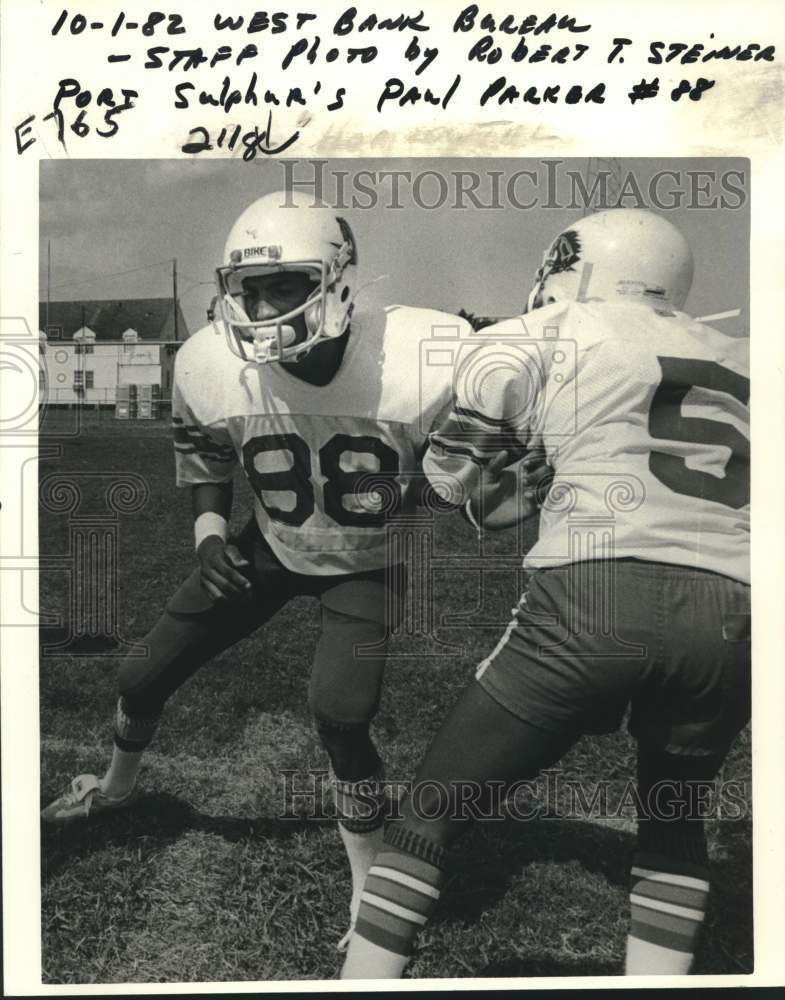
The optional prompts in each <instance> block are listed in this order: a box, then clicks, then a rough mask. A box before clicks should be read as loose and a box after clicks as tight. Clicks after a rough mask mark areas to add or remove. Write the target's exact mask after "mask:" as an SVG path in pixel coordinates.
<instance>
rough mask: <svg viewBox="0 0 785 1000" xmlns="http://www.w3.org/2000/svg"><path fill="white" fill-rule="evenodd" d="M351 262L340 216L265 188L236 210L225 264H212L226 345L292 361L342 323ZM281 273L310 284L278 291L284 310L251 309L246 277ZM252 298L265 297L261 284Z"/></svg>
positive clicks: (244, 353) (252, 356)
mask: <svg viewBox="0 0 785 1000" xmlns="http://www.w3.org/2000/svg"><path fill="white" fill-rule="evenodd" d="M287 197H288V198H289V203H288V204H286V199H287ZM356 263H357V250H356V246H355V243H354V236H353V235H352V231H351V229H350V228H349V225H348V223H346V222H345V220H343V219H341V218H340V217H338V216H335V215H333V214H332V213H330V212H329V210H327V209H317V208H314V207H311V206H310V204H309V203H308V202H307V200H306V201H304V200H303V199H302V198H299V199H298V198H297V197H293V196H291V195H288V196H287V195H286V194H285V193H284V192H276V193H274V194H271V195H267V196H266V197H264V198H260V199H259V200H258V201H256V202H254V203H253V204H252V205H251V206H250V207H249V208H247V209H246V210H245V212H243V213H242V215H241V216H240V218H239V219H238V220H237V222H236V223H235V224H234V226H233V227H232V230H231V232H230V234H229V239H228V240H227V243H226V248H225V251H224V264H223V266H221V267H219V268H217V270H216V285H217V290H218V296H217V300H216V305H215V308H214V309H213V322H214V323H216V318H215V313H216V312H217V317H218V318H217V322H218V323H220V325H221V326H222V327H223V332H224V334H225V335H226V339H227V343H228V344H229V348H230V350H231V351H232V353H234V354H236V355H237V356H239V357H241V358H242V359H243V360H244V361H251V362H254V363H256V364H267V363H269V362H272V361H279V362H280V361H290V362H291V361H297V360H299V359H300V358H302V357H304V356H305V355H306V354H307V353H308V352H309V351H310V350H312V349H313V347H315V346H316V345H317V344H318V343H320V342H322V341H324V340H327V339H331V338H335V337H339V336H341V335H342V334H343V333H344V331H345V330H346V329H347V327H348V325H349V318H350V316H351V311H352V299H353V295H354V288H355V281H356ZM287 273H291V274H298V275H305V276H307V277H309V278H310V279H311V287H310V288H309V289H307V290H306V289H303V290H302V295H301V296H299V297H298V296H296V295H295V296H292V295H284V296H282V297H281V298H282V303H283V304H282V310H276V309H275V305H276V304H275V303H268V304H269V305H271V306H272V307H273V309H272V311H271V310H269V309H268V311H267V314H266V315H264V316H261V317H259V316H256V317H253V316H251V315H249V310H248V309H247V308H246V304H247V300H248V298H249V292H248V289H247V287H246V283H248V285H249V286H251V287H252V285H251V282H252V279H254V278H269V277H270V276H274V275H281V274H287ZM259 284H260V285H263V284H264V283H262V282H260V283H259ZM285 284H286V283H285V282H284V285H285ZM251 298H252V300H253V298H255V299H256V302H258V301H259V300H260V298H261V299H264V300H265V301H267V298H266V296H265V295H264V293H263V292H262V294H261V296H259V295H256V296H251ZM271 298H274V296H271ZM287 299H288V301H285V300H287ZM250 311H251V312H253V311H254V310H253V309H251V310H250Z"/></svg>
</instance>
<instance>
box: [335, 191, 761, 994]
mask: <svg viewBox="0 0 785 1000" xmlns="http://www.w3.org/2000/svg"><path fill="white" fill-rule="evenodd" d="M692 272H693V262H692V255H691V252H690V250H689V247H688V246H687V243H686V241H685V240H684V238H683V236H682V235H681V233H680V232H679V231H678V230H677V229H676V228H675V227H674V226H672V225H671V223H670V222H668V221H666V220H665V219H664V218H662V217H660V216H657V215H655V214H653V213H650V212H647V211H642V210H627V209H617V210H613V211H609V212H601V213H598V214H595V215H591V216H588V217H587V218H584V219H581V220H580V221H579V222H577V223H575V225H573V226H571V227H570V228H569V229H567V230H565V231H564V232H562V233H560V234H559V236H558V237H557V239H556V240H555V242H554V243H553V245H552V246H551V247H550V249H549V250H548V252H547V253H546V254H545V257H544V260H543V265H542V267H541V269H540V271H539V273H538V275H537V278H536V281H535V284H534V287H533V289H532V292H531V294H530V297H529V303H528V306H529V308H528V310H527V312H526V313H525V315H524V316H523V317H520V318H518V319H517V320H513V321H507V322H505V323H502V324H500V325H498V326H497V327H495V328H491V329H489V330H486V331H484V332H485V333H486V334H487V340H488V344H487V346H483V347H480V348H478V349H477V350H476V351H475V352H474V353H473V354H472V355H470V356H468V357H467V358H464V359H463V360H462V361H460V362H459V366H458V368H457V371H456V386H457V398H456V405H455V407H454V409H453V411H452V413H451V414H450V415H449V417H448V419H447V420H446V422H445V423H444V425H443V427H442V428H441V429H440V430H439V431H438V432H436V433H435V434H433V435H432V437H431V442H430V448H429V451H428V453H427V455H426V456H425V459H424V462H423V465H424V468H425V470H426V472H427V473H428V475H432V474H438V475H440V476H444V475H446V474H449V475H451V476H454V477H456V478H457V479H459V480H460V481H461V482H462V483H463V485H464V487H465V491H466V496H468V497H469V503H470V505H471V509H472V511H473V513H474V516H475V517H476V518H477V519H478V520H479V521H481V522H484V524H485V526H487V527H505V526H508V525H510V524H512V523H515V522H516V521H517V520H518V519H519V518H520V517H522V516H526V515H528V514H529V513H531V506H530V505H528V504H521V502H520V501H519V499H518V493H517V491H516V487H515V477H514V474H511V472H510V470H507V471H506V472H503V473H502V474H501V475H500V476H497V477H496V479H497V483H496V487H495V488H494V489H493V490H491V491H489V490H488V489H486V487H485V486H483V485H481V486H480V488H478V487H477V483H478V477H479V474H480V470H481V469H483V468H484V467H488V466H489V465H495V467H496V468H497V470H498V469H501V468H502V467H503V466H504V465H505V464H506V460H505V458H504V450H505V448H507V447H508V446H509V444H510V443H512V444H513V445H515V444H517V445H518V446H520V445H521V444H525V445H527V446H528V445H531V444H532V443H537V442H541V443H542V444H544V446H545V448H546V450H547V453H548V461H549V464H550V465H551V466H552V468H553V469H554V473H555V474H554V478H553V482H552V485H551V486H550V490H549V492H548V494H547V496H546V498H545V500H544V502H543V507H542V512H541V519H540V526H539V540H538V541H537V543H536V544H535V545H534V546H533V548H532V549H531V550H530V552H529V553H528V555H527V558H526V561H525V566H526V568H528V570H529V573H530V576H529V580H528V588H527V591H526V592H525V593H524V595H523V597H522V598H521V601H520V603H519V604H518V606H517V607H516V608H515V609H514V610H513V619H512V621H511V622H510V625H509V626H508V628H507V630H506V632H505V633H504V635H503V637H502V638H501V640H500V641H499V643H498V644H497V646H496V648H495V649H494V650H493V651H492V652H491V653H490V654H489V655H488V656H487V657H486V659H485V660H484V661H483V662H482V663H481V664H480V666H479V668H478V670H477V673H476V678H475V680H474V681H473V683H472V684H471V685H470V686H469V687H468V688H467V689H466V691H465V692H464V694H463V695H462V697H461V698H460V699H459V701H458V703H457V704H456V706H455V707H454V708H453V710H452V712H451V714H450V715H449V717H448V719H447V721H446V722H445V723H444V725H443V727H442V729H441V730H440V732H439V734H438V735H437V737H436V739H435V741H434V742H433V743H432V745H431V747H430V749H429V751H428V753H427V755H426V757H425V760H424V762H423V764H422V765H421V767H420V769H419V772H418V774H417V777H416V779H415V784H414V787H415V788H418V786H419V793H418V796H417V799H416V804H413V803H415V796H414V795H412V796H411V797H410V799H409V800H408V801H407V803H406V804H405V805H404V807H403V818H402V820H399V821H396V822H393V823H391V824H390V825H389V827H388V829H387V831H386V833H385V837H384V846H383V848H382V850H381V852H380V854H379V855H378V857H377V859H376V861H375V862H374V865H373V867H372V868H371V871H370V873H369V876H368V879H367V881H366V885H365V890H364V893H363V896H362V902H361V906H360V910H359V916H358V919H357V925H356V930H355V932H354V934H353V936H352V939H351V941H350V944H349V950H348V954H347V959H346V962H345V965H344V969H343V973H342V975H343V977H344V978H395V977H398V976H400V975H401V974H402V972H403V969H404V967H405V965H406V962H407V960H408V956H409V955H410V954H411V950H412V945H413V941H414V939H415V936H416V933H417V931H418V930H419V929H420V927H422V925H424V924H425V923H427V920H428V917H429V915H430V914H431V913H432V912H433V909H434V907H435V905H436V903H437V900H438V898H439V892H440V887H441V885H442V883H443V881H444V877H445V866H446V861H447V851H448V848H449V847H450V845H451V844H452V843H453V842H454V840H455V838H456V837H457V836H458V835H459V833H460V832H461V831H462V830H464V829H465V828H466V826H467V816H466V811H465V809H464V810H463V811H462V810H461V802H466V801H467V800H468V801H473V802H477V801H479V803H480V805H479V808H483V804H484V800H483V799H482V798H480V799H477V798H476V797H475V798H474V799H471V798H468V799H467V789H466V787H465V786H466V783H470V784H471V786H472V792H473V793H478V791H482V793H483V795H487V794H490V786H489V785H488V784H487V783H488V782H491V781H492V782H494V783H495V791H496V793H497V794H498V789H499V787H500V785H501V787H504V786H505V785H506V786H507V787H508V788H509V787H510V785H511V784H512V783H514V782H515V781H517V780H519V779H524V780H525V779H531V778H533V777H535V776H536V775H537V774H538V772H539V771H540V770H542V769H543V768H546V767H549V766H551V765H553V764H554V763H555V762H556V761H557V760H559V759H560V758H561V757H562V756H563V755H564V754H565V753H566V751H567V750H568V749H569V748H570V747H571V746H572V745H573V744H574V743H575V742H576V741H577V740H578V739H579V737H580V736H581V735H582V734H584V733H603V732H610V731H613V730H614V729H616V728H618V726H619V724H620V722H621V719H622V716H623V714H624V712H625V710H626V708H627V707H628V706H630V705H631V717H630V724H629V726H630V732H631V734H632V735H633V736H634V737H635V738H636V740H637V745H638V768H637V781H638V798H639V800H640V802H641V806H640V809H639V817H638V828H637V847H636V854H635V857H634V860H633V864H632V870H631V893H630V904H631V923H630V929H629V934H628V938H627V951H626V972H627V973H628V974H653V973H663V974H665V973H672V974H677V973H686V972H687V971H689V969H690V965H691V962H692V958H693V954H694V951H695V942H696V938H697V934H698V930H699V928H700V926H701V922H702V921H703V918H704V914H705V911H706V899H707V894H708V890H709V872H708V858H707V850H706V839H705V834H704V827H703V811H702V809H705V802H706V789H707V788H710V785H711V782H712V780H713V779H714V777H715V775H716V774H717V772H718V770H719V768H720V766H721V764H722V762H723V760H724V758H725V756H726V754H727V752H728V749H729V747H730V745H731V743H732V742H733V740H734V739H735V737H736V735H737V734H738V733H739V731H740V730H741V729H742V728H743V727H744V725H745V724H746V723H747V721H748V719H749V715H750V594H749V498H750V483H749V414H748V400H749V378H748V363H747V347H748V344H747V342H746V341H744V340H740V339H734V338H731V337H727V336H724V335H723V334H721V333H719V332H718V331H716V330H714V329H711V328H710V327H708V326H705V325H703V324H701V323H700V322H697V321H695V320H693V319H691V318H690V316H688V315H687V314H686V313H684V312H682V311H681V309H682V306H683V304H684V301H685V299H686V297H687V295H688V293H689V290H690V285H691V281H692ZM701 788H702V790H701ZM420 793H421V794H420ZM701 796H703V806H702V804H701Z"/></svg>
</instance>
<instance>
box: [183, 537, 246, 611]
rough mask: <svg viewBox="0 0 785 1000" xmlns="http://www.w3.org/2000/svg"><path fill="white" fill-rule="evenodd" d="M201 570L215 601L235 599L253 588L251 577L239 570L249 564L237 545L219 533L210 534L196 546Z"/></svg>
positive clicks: (206, 585) (205, 586)
mask: <svg viewBox="0 0 785 1000" xmlns="http://www.w3.org/2000/svg"><path fill="white" fill-rule="evenodd" d="M196 556H197V558H198V560H199V564H200V567H201V571H202V584H203V585H204V589H205V590H206V591H207V593H208V594H209V595H210V597H212V598H213V599H214V600H216V601H220V600H224V601H236V600H238V599H239V598H241V597H243V596H245V595H247V594H248V593H249V591H250V589H251V582H250V580H249V579H248V578H247V577H246V576H244V575H243V574H242V573H240V572H239V570H240V569H242V568H243V567H244V566H248V565H250V564H249V562H248V560H247V559H244V558H243V557H242V555H241V554H240V550H239V549H238V548H237V547H236V546H234V545H227V544H226V542H224V540H223V539H222V538H220V537H219V536H218V535H208V537H207V538H205V539H204V541H203V542H202V544H201V545H200V546H199V548H198V549H197V550H196Z"/></svg>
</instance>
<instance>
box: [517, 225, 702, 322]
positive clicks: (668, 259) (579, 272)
mask: <svg viewBox="0 0 785 1000" xmlns="http://www.w3.org/2000/svg"><path fill="white" fill-rule="evenodd" d="M692 272H693V262H692V253H691V251H690V248H689V246H688V245H687V241H686V240H685V239H684V237H683V236H682V235H681V233H680V232H679V230H678V229H677V228H676V227H675V226H674V225H672V224H671V223H670V222H668V221H667V220H666V219H664V218H663V217H662V216H661V215H655V214H654V212H648V211H646V210H645V209H639V208H612V209H609V210H608V211H605V212H596V213H595V214H593V215H587V216H586V217H585V218H583V219H579V220H578V221H577V222H576V223H574V225H572V226H568V227H567V228H566V229H564V230H562V232H561V233H559V235H558V236H557V237H556V239H555V240H554V241H553V243H552V245H551V247H550V249H549V250H548V251H547V252H546V253H545V255H544V256H543V259H542V265H541V267H540V269H539V270H538V271H537V276H536V278H535V280H534V287H533V288H532V290H531V292H530V293H529V299H528V303H527V311H528V310H530V309H534V308H536V307H537V306H541V305H547V303H548V302H550V301H554V302H561V301H563V300H565V299H570V300H575V301H577V302H590V301H597V300H602V301H608V300H611V301H613V300H619V299H621V300H623V301H631V300H632V301H635V300H637V301H641V302H646V303H649V304H650V305H652V306H655V307H656V306H662V307H664V308H666V309H668V308H670V309H681V307H682V306H683V305H684V301H685V299H686V298H687V296H688V295H689V291H690V286H691V285H692Z"/></svg>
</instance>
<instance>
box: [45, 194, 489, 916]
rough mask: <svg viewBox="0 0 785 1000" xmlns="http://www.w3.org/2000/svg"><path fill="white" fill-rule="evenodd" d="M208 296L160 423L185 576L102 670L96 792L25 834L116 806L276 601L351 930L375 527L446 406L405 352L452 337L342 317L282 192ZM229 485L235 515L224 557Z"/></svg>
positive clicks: (391, 603) (378, 661)
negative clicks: (112, 687)
mask: <svg viewBox="0 0 785 1000" xmlns="http://www.w3.org/2000/svg"><path fill="white" fill-rule="evenodd" d="M287 200H288V205H287ZM217 284H218V293H219V294H218V297H217V300H216V303H214V307H216V306H217V315H216V322H215V323H214V324H213V325H212V326H207V327H205V328H204V329H202V330H200V331H199V332H198V333H196V334H195V335H193V336H192V337H191V338H190V339H189V340H188V341H187V342H186V343H185V344H184V345H183V347H182V348H181V350H180V352H179V353H178V355H177V360H176V368H175V380H174V391H173V405H172V417H173V421H174V441H175V444H174V447H175V454H176V464H177V482H178V484H179V485H180V486H184V487H189V488H190V490H191V492H192V498H193V512H194V519H195V542H196V554H197V558H198V562H199V566H198V568H197V569H195V570H194V572H193V573H192V575H191V576H190V577H189V578H188V579H187V580H186V581H185V583H184V584H183V585H182V586H181V587H180V589H179V590H178V591H177V592H176V593H175V594H174V596H173V597H172V598H171V599H170V600H169V603H168V604H167V606H166V609H165V611H164V613H163V615H162V617H161V618H160V620H159V621H158V622H157V624H156V625H155V626H154V627H153V629H152V631H151V632H150V633H149V635H147V637H146V638H145V639H144V640H143V641H144V643H145V645H146V646H147V647H148V648H149V656H148V658H147V659H128V660H127V661H126V662H124V663H123V665H122V667H121V669H120V680H119V690H120V698H119V703H118V707H117V712H116V719H115V730H114V752H113V759H112V762H111V765H110V767H109V770H108V772H107V773H106V775H105V776H104V777H103V778H101V779H99V778H97V777H96V776H92V775H82V776H80V777H79V778H77V779H75V780H74V781H73V782H72V785H71V787H70V788H69V789H68V791H67V792H66V794H65V795H64V796H63V797H61V798H60V799H58V800H57V801H56V802H54V803H52V805H51V806H49V807H48V808H47V809H46V810H45V811H44V818H45V819H47V820H49V821H52V822H62V821H66V820H69V819H73V818H78V817H84V816H86V815H87V814H88V813H89V812H90V811H97V810H104V809H107V808H113V807H114V808H116V807H119V806H124V805H127V804H128V803H129V802H130V801H131V799H132V797H133V794H134V789H135V782H136V776H137V771H138V768H139V764H140V760H141V755H142V752H143V750H144V749H145V748H146V747H147V745H148V744H149V742H150V740H151V739H152V737H153V734H154V732H155V729H156V725H157V723H158V720H159V717H160V715H161V713H162V710H163V708H164V704H165V702H166V700H167V698H168V697H169V696H170V695H171V694H172V693H173V692H174V691H175V690H176V689H177V688H179V687H180V685H182V684H183V682H184V681H185V680H186V679H187V678H188V677H190V676H191V675H192V674H193V673H194V672H195V671H196V669H197V668H198V667H200V666H201V665H202V664H203V663H205V661H207V660H208V659H210V658H211V657H213V656H214V655H215V654H217V653H219V652H220V651H222V650H224V649H226V648H227V647H229V646H231V645H233V644H234V643H235V642H237V641H238V640H240V639H241V638H243V637H244V636H247V635H249V634H250V633H252V632H254V631H255V630H256V629H258V628H259V627H260V626H262V625H263V624H264V623H265V622H266V621H268V620H269V619H270V618H271V617H272V616H273V615H274V614H275V613H276V612H277V611H279V610H280V609H281V608H282V607H284V606H285V605H286V604H287V603H288V602H289V601H290V600H291V599H292V598H294V597H296V596H299V595H310V596H313V597H316V598H318V600H319V602H320V605H321V609H320V610H321V634H320V638H319V642H318V646H317V649H316V654H315V658H314V662H313V665H312V670H311V675H310V685H309V704H310V709H311V711H312V713H313V716H314V718H315V722H316V727H317V730H318V733H319V735H320V737H321V740H322V742H323V744H324V747H325V749H326V751H327V754H328V755H329V759H330V762H331V766H332V770H333V772H334V775H335V779H336V781H335V789H336V802H337V808H338V813H339V816H340V823H339V829H340V833H341V836H342V838H343V841H344V844H345V846H346V850H347V853H348V856H349V861H350V864H351V869H352V878H353V886H354V890H355V892H354V896H353V904H352V906H353V909H352V913H354V911H355V909H356V906H357V903H358V900H359V890H360V889H361V887H362V883H363V880H364V878H365V874H366V872H367V869H368V866H369V864H370V861H371V859H372V858H373V855H374V853H375V850H376V848H377V847H378V845H379V843H380V837H381V832H380V829H381V823H382V813H381V810H380V811H379V813H378V815H375V816H371V817H370V818H369V816H368V812H369V810H368V796H367V794H366V798H365V800H364V806H363V807H362V808H361V807H360V803H359V801H358V800H357V798H356V793H359V792H360V791H361V790H364V783H366V782H368V781H370V782H376V781H378V779H379V778H380V776H381V773H382V761H381V758H380V756H379V754H378V752H377V749H376V747H375V746H374V743H373V741H372V739H371V735H370V728H369V727H370V723H371V720H372V719H373V717H374V714H375V712H376V709H377V706H378V702H379V697H380V689H381V683H382V673H383V670H384V665H385V654H386V646H387V640H388V638H389V634H390V632H391V630H393V629H394V627H395V626H396V624H397V623H398V620H399V616H400V615H401V613H402V597H403V593H404V590H405V587H406V580H405V567H403V566H397V567H395V566H394V567H389V566H388V565H387V562H388V536H387V533H386V525H387V523H388V519H389V518H390V517H391V516H393V515H395V514H396V513H400V512H405V511H406V510H407V509H409V508H411V507H412V506H413V505H414V503H415V501H416V497H415V494H416V491H417V488H418V487H417V482H416V479H417V478H418V473H419V469H420V465H419V462H420V460H421V458H422V454H423V452H424V451H425V448H426V445H427V432H428V429H429V426H430V425H433V424H434V422H438V420H440V419H441V418H443V416H444V413H445V412H446V411H447V409H448V408H449V404H450V399H451V381H450V379H451V372H450V370H449V366H448V367H447V368H446V369H445V368H441V369H436V368H431V369H425V370H424V371H422V372H420V364H419V351H420V342H421V340H422V339H423V338H428V337H430V336H431V330H432V328H433V327H434V325H437V326H442V327H444V326H446V327H448V328H452V329H453V330H454V331H455V333H456V335H461V334H462V333H470V332H471V331H470V328H469V326H468V324H467V323H466V322H465V321H464V320H462V319H459V318H457V317H455V316H448V315H446V314H443V313H439V312H434V311H430V310H423V309H411V308H405V307H400V306H391V307H388V308H386V309H381V308H379V309H374V310H370V311H368V312H366V313H362V311H360V310H358V311H357V312H354V311H353V300H354V295H355V291H356V287H357V248H356V245H355V240H354V237H353V234H352V232H351V229H350V228H349V225H348V224H347V223H346V221H345V220H344V219H342V218H340V217H337V216H336V215H335V214H334V213H333V212H332V211H330V210H329V209H326V208H318V207H311V206H310V204H309V202H308V201H307V200H305V201H303V200H302V199H301V198H298V197H294V198H292V197H291V196H287V195H286V194H284V193H283V192H280V193H275V194H271V195H268V196H266V197H264V198H261V199H260V200H258V201H256V202H255V203H254V204H252V205H251V206H250V207H249V208H248V209H247V210H246V211H245V212H243V214H242V215H241V216H240V217H239V219H238V220H237V222H236V223H235V225H234V226H233V227H232V229H231V232H230V234H229V238H228V240H227V243H226V249H225V254H224V260H223V264H222V266H221V267H219V268H218V269H217ZM238 468H239V469H242V470H243V472H244V473H245V475H246V476H247V478H248V481H249V482H250V484H251V487H252V489H253V492H254V495H255V501H254V510H253V516H252V517H251V519H250V521H249V522H248V524H247V526H246V528H245V529H244V531H243V532H242V533H241V534H240V536H239V537H238V538H228V537H227V522H228V520H229V515H230V509H231V503H232V478H233V476H234V474H235V472H236V470H237V469H238ZM262 668H263V667H262Z"/></svg>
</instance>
